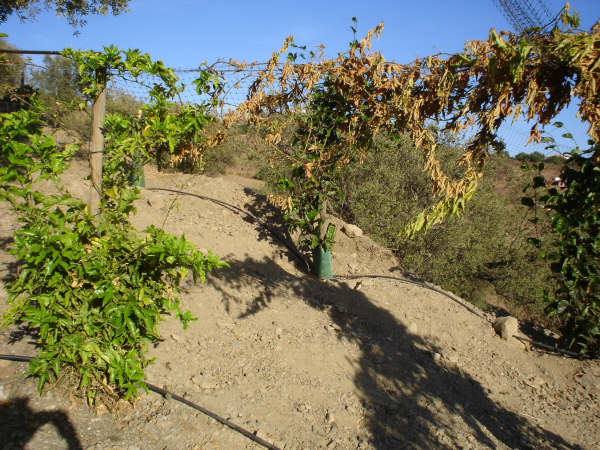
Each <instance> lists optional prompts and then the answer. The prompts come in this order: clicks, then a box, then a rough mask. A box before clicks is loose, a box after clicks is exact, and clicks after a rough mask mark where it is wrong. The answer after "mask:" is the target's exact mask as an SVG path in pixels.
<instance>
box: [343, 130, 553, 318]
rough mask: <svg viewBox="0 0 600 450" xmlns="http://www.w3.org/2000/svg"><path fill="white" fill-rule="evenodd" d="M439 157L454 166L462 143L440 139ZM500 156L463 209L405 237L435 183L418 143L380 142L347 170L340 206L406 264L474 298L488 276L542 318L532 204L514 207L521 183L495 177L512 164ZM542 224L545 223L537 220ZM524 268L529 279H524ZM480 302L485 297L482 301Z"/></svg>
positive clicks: (542, 277)
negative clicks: (531, 236) (529, 214)
mask: <svg viewBox="0 0 600 450" xmlns="http://www.w3.org/2000/svg"><path fill="white" fill-rule="evenodd" d="M441 144H442V145H441V146H440V147H441V148H440V152H441V155H440V158H441V159H442V160H443V161H445V164H447V165H448V166H453V165H455V164H454V163H453V161H454V158H456V157H457V155H458V154H459V152H458V150H456V149H455V146H456V145H458V144H459V143H458V142H455V141H454V142H453V141H446V142H441ZM508 163H509V160H506V159H505V158H503V157H502V156H498V157H494V156H491V157H490V160H489V161H488V164H487V166H486V169H485V171H486V173H485V175H484V177H483V180H482V182H481V183H480V186H479V187H478V190H477V191H476V193H475V195H474V196H473V198H472V199H471V201H470V202H468V203H467V206H466V209H465V211H464V213H463V214H462V215H460V216H454V217H451V218H449V219H448V220H447V222H445V223H442V224H439V225H436V226H434V227H432V228H431V229H430V230H429V231H427V232H425V233H421V234H417V235H416V236H415V238H414V239H405V238H403V237H401V236H402V231H403V229H404V226H405V225H406V223H407V222H408V221H409V220H410V219H411V218H412V217H414V214H415V213H416V212H418V211H421V210H422V209H423V208H424V207H426V206H428V205H429V204H431V202H432V201H433V194H432V191H431V188H430V183H429V182H428V180H427V177H426V175H425V174H424V173H423V171H422V168H421V161H420V158H419V156H418V153H417V152H416V151H415V148H414V146H413V145H412V144H411V143H410V141H409V140H407V139H406V138H404V137H401V138H399V139H397V141H396V142H395V143H392V142H390V141H383V142H381V141H380V145H379V149H378V150H377V152H375V153H374V154H372V155H371V156H370V157H369V158H368V159H367V160H365V161H364V163H363V165H356V164H355V165H351V166H349V167H348V168H347V169H346V170H344V171H343V172H342V177H341V181H340V185H341V186H342V192H343V193H344V195H343V201H342V202H340V203H339V204H338V205H337V209H338V211H340V212H341V214H342V215H343V216H344V218H345V219H346V220H349V221H352V222H355V223H357V224H358V225H359V226H361V228H363V229H364V230H365V231H366V232H367V233H368V234H369V235H371V236H373V237H374V238H375V239H377V240H378V241H379V242H381V243H382V244H383V245H385V246H386V247H393V248H396V249H397V250H396V254H397V256H398V257H399V259H400V262H401V264H402V266H403V267H404V268H405V269H407V270H409V271H411V272H413V273H415V274H417V275H418V276H420V277H422V278H424V279H426V280H428V281H431V282H434V283H436V284H439V285H441V286H442V287H444V288H445V289H448V290H451V291H453V292H455V293H456V294H458V295H461V296H463V297H464V298H466V299H469V300H475V297H476V296H477V295H478V291H479V287H480V285H481V282H482V281H485V282H488V283H491V284H492V285H493V286H494V289H495V291H496V292H497V293H498V294H499V295H502V296H504V297H506V298H507V299H508V300H509V302H511V303H512V304H513V306H514V309H515V310H519V309H524V310H525V311H526V312H527V314H529V315H534V316H535V317H537V318H542V317H543V314H542V311H543V301H542V296H541V292H542V290H543V288H547V287H548V286H549V285H548V283H551V281H550V280H549V278H550V275H551V273H550V271H549V270H548V269H547V267H546V266H545V265H544V264H543V263H541V262H540V261H538V260H537V250H535V249H532V248H530V247H529V246H527V245H526V239H527V236H528V233H527V229H528V227H530V226H531V224H529V223H528V222H527V221H526V220H525V217H524V214H525V213H526V209H525V208H524V207H523V206H521V205H518V204H517V205H516V204H515V203H514V201H513V199H514V198H515V192H513V191H514V190H516V187H517V186H518V185H519V181H520V180H521V179H522V176H519V177H518V178H517V180H516V181H512V183H513V184H514V185H513V186H514V187H513V189H508V191H505V192H502V193H500V191H499V189H498V186H497V181H498V180H499V179H500V178H501V177H502V176H503V175H501V174H503V173H505V172H509V173H511V176H516V175H512V169H511V168H510V165H509V164H508ZM538 226H539V227H540V229H542V228H543V227H544V226H547V225H544V222H543V221H540V223H539V224H538ZM524 273H526V274H527V276H523V274H524ZM479 303H480V304H481V301H479Z"/></svg>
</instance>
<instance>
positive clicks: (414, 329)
mask: <svg viewBox="0 0 600 450" xmlns="http://www.w3.org/2000/svg"><path fill="white" fill-rule="evenodd" d="M406 330H407V331H408V332H409V333H410V334H417V331H418V327H417V324H416V323H414V322H411V323H410V324H409V325H408V328H407V329H406Z"/></svg>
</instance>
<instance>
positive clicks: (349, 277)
mask: <svg viewBox="0 0 600 450" xmlns="http://www.w3.org/2000/svg"><path fill="white" fill-rule="evenodd" d="M145 189H146V190H148V191H166V192H172V193H175V194H182V195H189V196H192V197H197V198H200V199H202V200H208V201H210V202H213V203H215V204H217V205H219V206H222V207H224V208H227V209H229V210H230V211H234V212H238V213H241V214H243V215H245V216H246V217H249V218H251V219H252V220H254V221H256V223H258V224H259V225H260V226H261V227H262V228H264V229H265V230H266V231H268V232H269V233H271V235H272V236H273V237H274V238H275V239H277V240H278V241H279V242H281V243H282V244H283V245H284V246H285V247H287V248H288V249H289V250H290V251H291V252H292V253H293V254H294V255H295V256H296V257H297V258H298V260H299V261H300V262H302V264H304V265H305V267H306V268H307V270H308V272H310V264H309V263H308V261H306V259H305V258H304V256H303V255H302V254H301V253H300V252H299V251H298V249H297V248H296V247H294V246H293V245H291V244H290V243H289V242H288V240H287V239H285V238H284V237H283V236H281V234H280V233H279V232H277V231H276V230H274V229H273V228H271V227H269V226H268V225H267V224H265V223H263V222H262V221H261V220H260V219H259V218H258V217H256V216H254V215H253V214H251V213H249V212H248V211H246V210H244V209H242V208H240V207H238V206H235V205H232V204H231V203H227V202H224V201H222V200H218V199H215V198H211V197H207V196H205V195H200V194H194V193H192V192H186V191H180V190H177V189H169V188H160V187H151V188H145ZM359 278H383V279H389V280H397V281H401V282H403V283H411V284H414V285H416V286H419V287H422V288H425V289H429V290H431V291H434V292H437V293H438V294H441V295H444V296H446V297H448V298H449V299H450V300H452V301H453V302H455V303H457V304H458V305H460V306H462V307H463V308H465V309H466V310H467V311H469V312H470V313H471V314H474V315H476V316H477V317H479V318H480V319H483V320H486V321H488V322H490V320H489V319H487V318H486V317H484V316H482V315H481V314H479V313H478V312H477V311H475V310H474V309H473V308H471V307H470V306H468V305H465V303H464V302H462V301H460V300H459V299H458V298H456V297H455V296H453V295H452V294H450V293H448V292H445V291H443V290H442V289H439V288H438V287H436V286H434V285H432V284H430V283H428V282H426V281H417V280H411V279H410V278H404V277H395V276H391V275H372V274H365V275H333V277H332V279H337V280H340V279H346V280H353V279H359ZM513 337H515V338H516V339H518V340H520V341H522V342H527V343H529V344H531V345H534V346H537V347H539V348H543V349H544V350H547V351H551V352H554V353H558V354H562V355H567V356H570V357H573V358H587V359H591V356H590V355H588V354H580V353H575V352H572V351H569V350H565V349H561V348H555V347H552V346H550V345H547V344H544V343H542V342H538V341H534V340H532V339H528V338H523V337H520V336H513Z"/></svg>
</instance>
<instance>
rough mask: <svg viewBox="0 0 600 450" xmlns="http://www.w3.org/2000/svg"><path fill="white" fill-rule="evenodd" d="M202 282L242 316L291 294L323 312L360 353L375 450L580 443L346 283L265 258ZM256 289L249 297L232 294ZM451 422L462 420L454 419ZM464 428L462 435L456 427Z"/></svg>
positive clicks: (359, 385)
mask: <svg viewBox="0 0 600 450" xmlns="http://www.w3.org/2000/svg"><path fill="white" fill-rule="evenodd" d="M228 263H229V264H230V267H229V268H227V269H223V270H220V271H218V272H217V273H215V274H212V275H210V277H209V280H208V282H209V283H211V284H212V285H213V286H214V287H215V288H216V289H218V290H219V291H220V292H221V293H222V294H223V298H224V301H225V302H237V303H243V304H245V305H246V310H245V312H243V313H242V314H241V317H245V316H248V315H251V314H257V313H260V311H261V310H262V309H264V308H268V307H269V306H270V304H271V303H272V302H274V301H277V299H280V298H289V296H290V294H291V293H293V294H295V295H296V296H297V297H298V298H301V299H303V300H304V301H305V302H307V303H308V304H309V305H310V306H312V307H314V308H316V309H319V310H323V311H326V312H327V313H328V314H329V315H330V318H331V320H332V322H334V323H335V324H337V325H338V327H339V328H340V329H341V331H340V333H339V338H340V339H347V340H348V341H351V342H354V343H355V344H356V345H358V346H359V348H360V350H361V351H362V356H361V359H360V362H359V364H360V368H359V369H358V371H357V373H356V375H355V378H354V383H355V385H356V389H357V392H358V393H359V394H360V396H361V397H362V400H363V404H364V408H365V410H366V411H367V412H366V421H365V422H364V423H365V426H366V428H367V429H368V431H369V436H370V438H369V439H370V444H371V445H372V446H374V447H375V448H377V449H391V448H407V447H413V446H414V447H417V448H423V447H424V448H456V447H457V446H463V445H466V444H471V445H476V446H477V445H479V446H481V445H487V446H489V447H491V448H495V447H496V445H497V442H494V440H492V439H490V436H493V437H494V438H495V440H497V441H500V442H501V443H502V444H504V445H506V446H508V447H510V448H517V447H518V448H578V447H573V446H572V445H571V444H569V443H568V442H566V441H565V440H564V439H562V438H561V437H560V436H558V435H556V434H554V433H552V432H550V431H548V430H545V429H544V428H542V427H539V426H537V425H536V424H534V423H531V422H530V421H529V420H527V419H526V418H525V417H523V416H520V415H518V414H516V413H514V412H512V411H509V410H507V409H505V408H504V407H502V406H501V405H500V404H498V403H496V402H495V401H493V400H492V399H491V398H490V397H489V395H488V392H486V390H485V388H484V387H483V386H481V385H480V384H479V383H478V382H477V381H476V380H475V379H473V378H472V377H471V376H470V375H469V374H468V373H465V372H462V371H461V370H460V369H459V368H456V367H448V366H446V365H444V364H443V363H438V362H436V361H435V360H434V359H433V357H432V356H433V354H434V353H436V352H439V349H437V348H436V347H435V346H434V345H432V344H431V343H430V342H428V341H427V340H425V339H423V338H422V337H420V336H417V335H413V334H411V333H409V332H408V331H407V329H406V327H405V326H404V325H403V324H402V323H401V322H399V321H398V320H397V319H396V318H395V317H394V316H393V315H392V314H390V313H389V312H388V311H387V310H385V309H382V308H379V307H377V306H376V305H374V304H373V303H372V302H371V301H370V300H369V298H368V297H367V296H365V295H364V294H363V293H362V292H360V291H357V290H354V289H351V288H350V287H348V286H347V285H346V284H343V283H336V282H322V281H319V280H317V279H315V278H312V277H310V276H305V277H303V278H298V277H296V276H294V275H292V274H290V273H288V272H286V271H284V270H283V269H282V268H281V267H279V266H278V265H276V264H275V263H274V262H273V261H271V260H268V259H264V260H256V259H252V258H247V259H245V260H237V261H236V260H234V261H228ZM248 287H250V288H251V289H252V291H253V292H255V296H254V298H253V299H252V301H251V302H250V304H248V303H247V299H242V298H239V297H237V296H236V294H237V293H238V292H241V291H244V292H247V291H248V289H247V288H248ZM457 422H459V423H460V422H462V424H460V425H457ZM457 429H458V430H462V431H461V433H460V434H459V433H457Z"/></svg>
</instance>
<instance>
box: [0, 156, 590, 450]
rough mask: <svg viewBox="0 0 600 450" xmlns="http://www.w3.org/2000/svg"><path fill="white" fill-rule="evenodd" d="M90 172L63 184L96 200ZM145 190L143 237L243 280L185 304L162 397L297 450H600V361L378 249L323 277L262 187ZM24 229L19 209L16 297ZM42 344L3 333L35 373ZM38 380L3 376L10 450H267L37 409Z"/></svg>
mask: <svg viewBox="0 0 600 450" xmlns="http://www.w3.org/2000/svg"><path fill="white" fill-rule="evenodd" d="M85 172H86V164H85V163H84V162H82V161H75V163H74V164H73V167H72V168H71V169H70V170H69V171H68V173H67V174H66V175H65V177H64V182H65V184H66V185H67V186H68V189H69V190H70V192H72V193H73V194H74V195H75V196H77V197H80V198H86V196H87V185H86V183H85V182H83V181H82V179H83V177H84V175H85ZM146 184H147V186H148V188H159V189H146V190H144V191H143V192H142V197H143V198H142V199H140V200H138V202H137V207H138V212H137V215H136V216H135V219H134V222H135V224H136V226H137V227H139V228H140V229H142V228H144V227H146V226H148V225H150V224H154V225H157V226H163V225H164V228H165V229H166V230H167V231H169V232H172V233H175V234H185V236H186V237H187V238H188V239H190V240H191V241H192V242H194V243H195V244H196V246H197V247H198V248H200V249H210V250H211V251H212V252H214V253H216V254H218V255H220V256H221V257H222V259H224V260H225V261H227V262H228V263H229V266H230V267H229V268H227V269H222V270H219V271H218V272H214V273H212V274H210V276H209V277H208V280H207V282H206V284H204V285H193V284H191V283H188V284H186V286H185V292H184V293H183V294H182V295H181V301H182V304H183V306H184V307H186V308H188V309H190V310H191V311H192V312H193V313H194V314H195V315H196V316H197V317H198V321H196V322H193V323H192V324H191V325H190V327H189V328H188V329H187V330H185V331H184V330H183V329H182V328H181V326H180V324H179V323H178V322H177V321H176V320H175V319H174V318H168V319H167V320H165V321H164V322H163V323H162V325H161V333H162V336H163V341H162V342H160V344H159V345H157V346H156V347H155V348H152V349H151V354H152V356H153V357H155V358H156V359H155V362H154V364H153V365H151V366H150V368H149V369H148V371H147V380H148V381H149V382H150V383H153V384H155V385H158V386H161V387H164V388H166V389H168V390H170V391H172V392H174V393H177V394H179V395H182V396H184V397H185V398H186V399H188V400H191V401H193V402H195V403H197V404H199V405H201V406H203V407H205V408H207V409H209V410H211V411H213V412H215V413H216V414H219V415H220V416H223V417H226V418H229V419H230V420H231V421H232V422H234V423H236V424H238V425H240V426H242V427H244V428H246V429H248V430H249V431H250V432H252V433H256V434H257V435H258V436H259V437H261V438H263V439H265V440H267V441H269V442H272V443H273V444H274V445H276V446H277V447H280V448H286V449H318V448H327V449H355V448H361V449H362V448H365V449H399V448H466V449H471V448H473V449H479V448H499V449H505V448H542V449H545V448H547V449H555V448H586V449H597V448H600V408H599V406H598V399H599V397H600V381H599V380H600V364H599V363H598V362H597V361H581V360H577V359H572V358H565V357H561V356H557V355H554V354H549V353H545V352H542V351H540V350H537V349H535V348H532V347H531V346H529V345H524V344H523V343H522V342H520V341H519V340H517V339H516V338H511V339H510V340H508V341H505V340H503V339H501V338H500V337H499V336H497V335H496V334H495V332H494V331H493V329H492V326H491V323H490V321H492V320H493V319H494V317H493V316H491V315H489V314H485V313H483V312H482V311H480V310H478V309H477V308H475V307H473V306H472V305H470V304H468V303H466V302H465V301H463V300H462V299H459V298H457V297H455V296H453V295H452V294H450V293H443V292H436V291H433V290H431V289H427V288H425V287H423V286H419V285H416V284H413V283H410V282H408V281H406V274H404V273H403V271H402V270H401V268H399V267H398V266H397V262H396V260H395V259H394V257H393V255H392V254H390V253H389V252H388V251H386V250H384V249H382V248H380V247H379V246H378V245H376V244H375V243H374V242H373V241H372V240H371V239H369V238H368V237H359V238H353V239H352V238H349V237H348V236H346V235H345V234H343V233H342V232H338V234H337V243H336V246H335V253H334V258H333V268H334V273H335V274H336V275H337V277H336V278H334V280H331V281H320V280H318V279H316V278H314V277H312V276H311V275H309V274H307V273H306V271H305V269H304V267H303V265H302V263H301V262H299V261H298V259H297V258H296V256H295V255H294V254H293V253H292V252H291V251H290V250H289V249H288V248H287V247H286V246H284V245H282V243H281V241H280V240H279V239H278V238H276V237H275V236H276V235H275V234H273V233H272V232H269V231H267V230H266V229H265V227H264V226H263V225H262V224H268V226H269V227H270V228H271V231H272V230H274V229H281V222H280V218H278V216H277V212H276V211H274V210H273V209H272V208H271V207H270V206H269V204H268V202H266V200H265V198H264V197H263V196H261V195H260V194H257V189H259V183H257V182H256V181H255V180H249V179H246V178H243V177H240V176H225V177H220V178H208V177H204V176H192V175H182V174H165V173H157V172H156V171H154V170H153V169H150V168H147V170H146ZM176 191H179V192H176ZM200 196H205V197H210V198H212V199H216V200H219V201H222V202H226V203H227V204H228V205H224V204H222V203H219V202H217V201H211V200H207V199H205V198H201V197H200ZM236 207H237V208H240V209H242V210H244V211H247V212H249V213H251V214H252V215H253V216H255V217H257V218H258V219H259V220H254V219H251V218H249V217H248V216H247V215H245V214H244V213H242V212H240V211H239V210H238V209H236ZM338 225H342V224H341V223H339V222H338ZM16 226H17V223H16V221H15V217H14V216H12V215H11V214H10V212H9V211H8V208H7V207H6V206H3V213H2V214H1V215H0V278H2V279H3V280H4V282H6V281H7V280H8V279H10V276H11V274H12V273H13V272H14V263H15V261H14V259H13V257H12V256H11V255H9V254H8V253H7V250H8V249H9V248H10V245H11V235H12V232H13V230H14V229H15V227H16ZM5 299H6V294H5V292H4V291H2V293H1V294H0V304H1V305H2V306H0V308H4V307H5ZM527 331H528V330H525V329H521V330H520V332H519V333H523V332H527ZM34 344H35V342H34V338H33V337H32V335H31V333H30V332H28V331H27V330H23V329H19V328H16V327H13V328H10V329H5V330H2V331H0V353H4V354H18V355H35V354H36V349H35V345H34ZM25 370H26V365H25V364H22V363H16V362H10V361H4V360H0V448H3V449H13V448H26V449H59V448H70V449H75V448H86V449H109V448H112V449H130V450H134V449H243V448H260V447H259V446H258V445H257V444H255V443H254V442H252V441H250V440H249V439H247V438H246V437H244V436H242V435H240V434H238V433H236V432H234V431H232V430H231V429H229V428H227V427H225V426H223V425H221V424H219V423H217V422H216V421H214V420H213V419H210V418H208V417H207V416H204V415H203V414H201V413H199V412H196V411H194V410H193V409H191V408H189V407H188V406H186V405H183V404H181V403H178V402H176V401H175V400H173V399H169V398H162V397H160V396H158V395H157V394H154V393H149V394H142V395H141V397H140V398H139V399H138V400H137V401H136V402H135V405H134V406H131V405H129V404H127V403H121V404H119V405H118V407H117V408H116V409H115V410H112V411H108V410H107V409H106V408H105V407H103V406H102V405H101V406H100V407H99V408H98V409H97V410H90V409H89V408H88V407H87V406H86V405H85V404H84V402H83V401H82V400H81V399H79V398H77V397H75V396H74V395H73V393H72V392H71V390H70V389H69V387H68V386H67V385H66V384H62V385H61V384H59V385H58V386H56V387H54V388H52V389H49V390H47V391H46V392H44V394H43V395H42V396H39V395H38V394H37V392H36V384H35V380H33V379H30V378H27V377H26V376H25V374H24V371H25Z"/></svg>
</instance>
